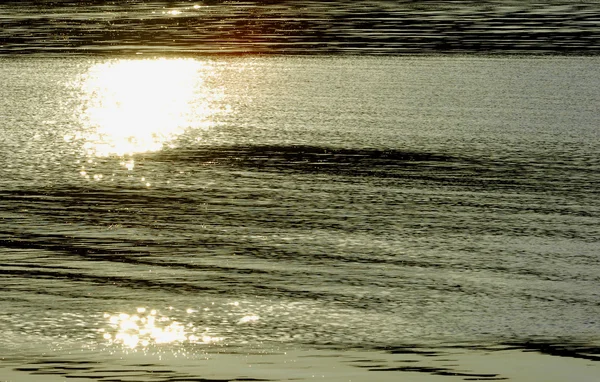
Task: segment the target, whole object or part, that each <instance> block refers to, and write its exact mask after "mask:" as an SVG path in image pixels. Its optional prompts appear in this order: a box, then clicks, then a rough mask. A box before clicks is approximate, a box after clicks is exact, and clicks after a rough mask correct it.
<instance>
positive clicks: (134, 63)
mask: <svg viewBox="0 0 600 382" xmlns="http://www.w3.org/2000/svg"><path fill="white" fill-rule="evenodd" d="M170 12H175V13H173V14H178V13H181V12H180V11H170ZM213 72H214V68H213V67H212V66H211V65H209V64H207V63H203V62H200V61H197V60H193V59H146V60H112V61H108V62H104V63H101V64H98V65H95V66H93V67H92V68H90V69H89V70H88V72H87V74H86V75H84V76H83V78H82V81H81V85H80V86H81V90H82V100H81V112H80V119H81V121H82V124H83V126H84V129H85V132H84V134H83V138H84V140H85V142H84V150H85V151H86V152H87V154H88V155H89V156H95V157H103V156H108V155H120V156H125V155H127V154H130V155H131V154H134V153H139V152H148V151H156V150H160V149H161V148H163V146H165V145H169V144H172V141H173V140H174V139H176V138H177V137H178V136H180V135H181V134H183V133H185V132H186V131H189V130H190V129H208V128H209V127H211V126H212V125H213V120H212V119H213V118H212V117H213V116H214V115H215V114H216V113H217V112H219V113H220V112H223V111H224V110H223V109H222V108H217V107H215V106H214V105H213V104H214V101H215V99H217V98H218V96H217V95H216V94H217V93H218V91H217V89H210V87H208V86H207V85H206V79H207V78H208V77H209V76H212V75H214V73H213ZM76 138H77V137H72V136H65V137H64V139H65V141H72V140H74V139H76ZM131 166H132V167H131V168H133V162H132V165H131ZM128 169H129V167H128Z"/></svg>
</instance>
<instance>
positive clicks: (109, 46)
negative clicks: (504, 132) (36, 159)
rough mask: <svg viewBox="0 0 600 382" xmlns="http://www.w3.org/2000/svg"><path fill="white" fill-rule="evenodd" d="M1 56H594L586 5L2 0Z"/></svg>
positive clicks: (560, 0) (598, 30) (597, 20)
mask: <svg viewBox="0 0 600 382" xmlns="http://www.w3.org/2000/svg"><path fill="white" fill-rule="evenodd" d="M0 20H1V22H2V29H1V30H0V54H16V53H28V54H31V53H37V54H39V53H43V54H49V53H65V52H69V53H78V54H89V53H95V54H96V53H105V54H106V53H110V54H123V53H156V52H160V53H161V54H172V53H176V54H184V53H185V54H190V53H231V54H244V53H253V54H256V53H276V54H281V53H284V54H289V53H294V54H323V53H345V54H402V53H436V52H454V53H462V52H471V53H474V52H475V53H482V52H483V53H490V52H492V53H532V52H534V53H538V54H541V53H561V54H565V53H566V54H573V53H576V54H597V53H598V51H599V50H600V43H599V41H600V7H599V6H598V3H597V2H593V1H575V0H552V1H543V2H536V1H516V0H515V1H510V0H508V1H506V0H505V1H494V0H486V1H469V0H465V1H391V0H389V1H387V0H372V1H343V0H337V1H310V0H306V1H295V0H294V1H293V0H288V1H285V0H283V1H260V0H259V1H220V0H211V1H209V0H205V1H196V2H194V1H139V0H130V1H126V2H117V1H85V2H82V1H9V2H3V3H2V4H0Z"/></svg>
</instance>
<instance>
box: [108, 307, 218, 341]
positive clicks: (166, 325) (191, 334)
mask: <svg viewBox="0 0 600 382" xmlns="http://www.w3.org/2000/svg"><path fill="white" fill-rule="evenodd" d="M193 312H195V310H193V309H192V310H190V309H188V310H187V313H188V314H189V313H193ZM104 318H105V319H106V320H107V324H108V325H107V327H106V328H101V329H99V332H100V333H102V337H103V339H104V340H106V341H107V342H108V343H109V344H117V345H122V346H124V347H127V348H130V349H135V348H146V347H148V346H150V345H160V344H175V343H193V344H213V343H220V342H222V341H223V340H224V338H223V337H219V336H215V335H213V334H211V332H210V329H209V328H199V327H197V326H196V325H194V324H192V323H188V324H183V323H181V322H179V321H177V320H175V319H173V318H171V317H169V316H166V315H163V314H160V313H159V312H157V311H156V310H155V309H152V310H148V309H146V308H138V309H137V312H136V314H127V313H116V314H109V313H105V314H104Z"/></svg>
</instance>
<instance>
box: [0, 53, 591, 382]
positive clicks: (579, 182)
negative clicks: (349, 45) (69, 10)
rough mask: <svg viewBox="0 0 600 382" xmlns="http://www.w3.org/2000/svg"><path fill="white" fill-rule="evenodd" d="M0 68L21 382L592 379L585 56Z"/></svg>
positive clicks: (2, 176)
mask: <svg viewBox="0 0 600 382" xmlns="http://www.w3.org/2000/svg"><path fill="white" fill-rule="evenodd" d="M0 64H1V65H0V111H1V113H2V117H1V119H0V131H1V132H2V133H1V135H0V256H1V260H0V275H1V276H0V288H1V290H2V293H1V294H0V349H2V350H0V357H2V361H1V363H0V364H1V365H2V367H4V368H5V370H6V373H8V372H9V371H10V373H11V374H10V377H6V378H9V379H8V380H13V378H15V379H14V380H17V379H16V378H25V376H29V377H30V378H34V377H36V376H42V377H44V378H51V377H52V376H64V377H69V378H83V379H85V378H88V379H90V378H91V379H94V378H95V379H97V380H106V381H108V380H130V379H135V380H157V381H183V380H186V381H188V380H217V381H220V380H286V379H288V378H298V379H311V378H312V377H311V375H313V374H315V373H321V374H322V375H328V376H329V377H330V379H329V380H348V379H351V378H349V377H348V376H352V375H356V378H358V379H359V380H365V379H367V378H372V377H369V376H370V375H371V374H373V373H375V374H377V373H376V372H378V373H379V374H377V375H380V377H377V378H384V376H386V378H387V377H389V378H390V380H394V379H393V378H397V376H396V375H397V374H396V373H399V372H412V373H413V374H414V373H416V374H415V375H427V376H430V377H434V376H438V377H444V376H454V377H456V378H459V377H460V378H459V379H463V378H464V379H480V380H481V379H483V380H486V379H487V380H498V379H503V378H508V376H510V370H509V369H506V370H503V369H502V367H501V366H500V365H496V366H494V367H491V368H490V369H489V370H488V369H486V370H479V369H473V368H470V367H467V366H465V365H459V362H458V361H456V359H455V360H454V361H448V359H454V358H453V357H455V355H452V354H455V352H459V353H461V352H465V351H475V352H484V351H485V352H490V351H493V350H498V349H507V348H509V349H525V350H530V351H538V352H542V353H545V354H548V355H553V356H563V357H570V358H576V359H578V360H581V361H582V362H583V361H585V362H587V364H586V365H588V366H584V365H583V364H582V366H581V370H582V371H583V370H593V369H590V368H593V367H596V368H597V366H590V364H591V363H593V362H594V361H597V360H598V350H597V346H598V340H599V337H598V333H599V332H600V331H599V328H600V326H599V325H600V322H598V317H600V293H599V292H598V285H599V282H600V276H599V272H598V270H599V265H600V264H599V259H598V250H599V249H600V246H599V243H598V239H599V238H600V228H599V227H600V224H599V223H600V221H599V214H600V204H599V203H600V202H599V199H598V189H599V187H600V175H599V174H600V171H599V170H600V160H599V159H598V158H600V155H599V154H600V152H599V148H600V144H599V143H600V142H599V139H600V135H599V134H598V126H599V122H600V119H599V114H598V113H597V106H596V105H598V104H600V93H599V92H598V89H600V77H599V75H598V71H597V67H598V59H597V58H594V57H587V58H586V57H573V58H560V57H548V58H539V57H532V58H523V57H521V58H491V57H480V58H475V57H443V56H440V57H427V58H399V57H371V58H368V57H367V58H360V57H347V58H343V57H335V56H325V57H304V58H302V57H295V56H285V57H266V58H260V57H247V58H232V57H221V58H195V59H192V58H183V59H176V58H171V59H164V58H159V57H157V58H152V59H129V58H128V59H117V58H93V57H81V58H77V57H71V58H44V57H41V58H32V57H28V58H27V57H10V58H2V59H1V60H0ZM351 350H352V351H354V352H356V353H352V352H351ZM123 352H124V353H123ZM288 354H289V355H288ZM449 354H450V355H449ZM478 354H479V353H478ZM145 357H148V358H147V359H146V358H145ZM220 357H225V358H220ZM227 357H233V358H231V359H230V358H227ZM248 357H250V358H248ZM311 357H312V358H311ZM144 359H146V360H145V361H144ZM220 359H223V361H222V362H221V363H219V361H218V360H220ZM211 360H212V361H211ZM232 360H234V361H232ZM323 360H330V361H331V362H329V361H328V362H325V361H323ZM231 362H234V363H235V364H236V365H238V366H239V365H246V363H249V364H251V365H254V366H253V367H254V368H253V369H252V370H253V371H252V373H250V371H249V372H248V373H245V372H242V371H239V370H237V369H236V370H232V369H228V368H227V367H222V368H220V369H218V370H217V366H215V365H227V364H230V363H231ZM296 362H300V363H296ZM336 364H337V365H338V366H339V368H338V369H335V365H336ZM595 364H596V363H594V364H593V365H595ZM261 365H262V366H261ZM268 365H271V366H268ZM293 365H296V366H293ZM298 365H303V366H298ZM332 365H334V366H332ZM244 367H245V366H244ZM288 367H289V368H288ZM290 368H291V369H290ZM352 370H353V371H352ZM390 373H391V374H390ZM507 373H508V374H507ZM14 375H16V376H17V377H13V376H14ZM194 378H195V379H194ZM202 378H204V379H202ZM210 378H212V379H210ZM249 378H254V379H249ZM336 378H337V379H336ZM18 380H21V379H18ZM32 380H33V379H32ZM40 380H44V379H40Z"/></svg>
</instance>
